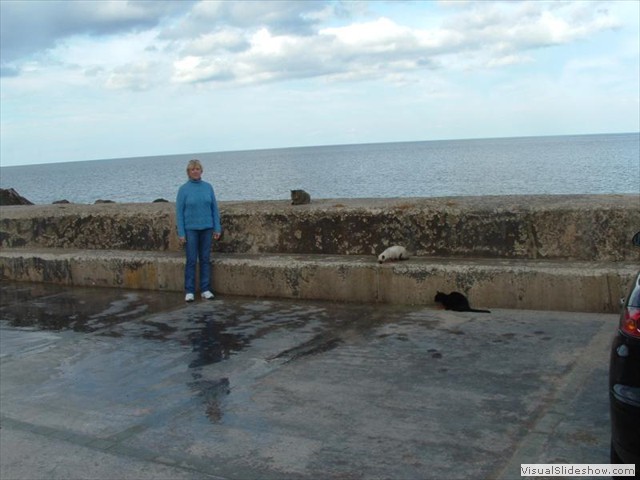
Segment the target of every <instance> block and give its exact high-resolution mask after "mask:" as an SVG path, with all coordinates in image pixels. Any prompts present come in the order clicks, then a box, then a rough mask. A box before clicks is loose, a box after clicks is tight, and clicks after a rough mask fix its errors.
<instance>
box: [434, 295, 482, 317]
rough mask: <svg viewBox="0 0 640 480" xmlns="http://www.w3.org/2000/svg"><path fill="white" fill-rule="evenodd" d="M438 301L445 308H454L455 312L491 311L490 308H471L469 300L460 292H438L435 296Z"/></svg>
mask: <svg viewBox="0 0 640 480" xmlns="http://www.w3.org/2000/svg"><path fill="white" fill-rule="evenodd" d="M434 300H435V302H436V303H440V304H442V306H444V308H445V310H453V311H454V312H481V313H491V311H490V310H476V309H475V308H471V305H469V300H467V297H465V296H464V295H463V294H462V293H460V292H451V293H449V294H447V293H443V292H438V293H436V296H435V298H434Z"/></svg>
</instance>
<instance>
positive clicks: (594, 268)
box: [0, 195, 640, 312]
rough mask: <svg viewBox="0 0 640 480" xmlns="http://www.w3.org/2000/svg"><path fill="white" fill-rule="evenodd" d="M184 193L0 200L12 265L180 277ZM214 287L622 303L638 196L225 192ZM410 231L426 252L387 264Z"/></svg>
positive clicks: (634, 264) (92, 275)
mask: <svg viewBox="0 0 640 480" xmlns="http://www.w3.org/2000/svg"><path fill="white" fill-rule="evenodd" d="M174 208H175V206H174V204H172V203H149V204H100V205H73V204H63V205H34V206H15V207H1V208H0V245H1V249H0V275H1V276H2V278H5V279H12V280H26V281H47V282H56V283H64V284H70V285H100V286H117V287H124V288H146V289H159V290H181V289H182V284H183V268H184V260H183V254H182V251H181V249H180V247H179V245H178V241H177V236H176V233H175V215H174ZM220 209H221V214H222V223H223V226H224V235H223V238H222V239H221V241H219V242H216V243H215V245H214V250H215V252H216V253H215V254H214V258H213V269H214V288H215V289H216V291H217V292H219V293H223V294H236V295H256V296H276V297H291V298H313V299H324V300H335V301H360V302H384V303H400V304H402V303H411V304H424V305H433V296H434V295H435V292H436V291H437V290H442V291H451V290H458V291H462V292H464V293H465V294H467V295H468V296H469V297H470V299H471V302H472V304H473V305H476V306H479V307H480V306H482V307H489V308H531V309H553V310H573V311H602V312H613V311H616V310H617V308H618V306H617V303H618V299H619V297H620V296H621V295H622V294H624V291H625V290H626V288H627V285H628V283H629V281H630V279H631V277H632V276H633V274H634V273H635V272H637V270H638V269H640V251H639V249H638V248H637V247H634V246H633V245H632V244H631V238H632V236H633V234H634V233H635V232H637V231H638V230H640V197H639V196H637V195H599V196H593V195H570V196H496V197H446V198H402V199H334V200H315V201H313V202H312V203H311V204H308V205H298V206H293V205H290V203H289V202H287V201H264V202H221V204H220ZM393 244H402V245H405V246H406V247H408V248H409V249H410V250H411V251H412V252H414V253H415V256H414V257H413V258H412V259H410V260H408V261H404V262H400V263H393V264H384V265H379V264H378V263H377V262H376V255H377V254H378V253H380V252H381V251H382V250H384V248H386V247H388V246H390V245H393Z"/></svg>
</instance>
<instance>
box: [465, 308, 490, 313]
mask: <svg viewBox="0 0 640 480" xmlns="http://www.w3.org/2000/svg"><path fill="white" fill-rule="evenodd" d="M469 311H470V312H477V313H491V310H478V309H475V308H470V309H469Z"/></svg>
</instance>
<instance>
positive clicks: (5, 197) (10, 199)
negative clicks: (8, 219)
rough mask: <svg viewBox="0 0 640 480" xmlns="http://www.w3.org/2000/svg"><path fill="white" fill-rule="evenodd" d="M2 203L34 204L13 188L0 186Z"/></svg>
mask: <svg viewBox="0 0 640 480" xmlns="http://www.w3.org/2000/svg"><path fill="white" fill-rule="evenodd" d="M0 205H33V202H30V201H29V200H27V199H26V198H24V197H23V196H22V195H20V194H19V193H18V192H16V191H15V190H14V189H13V188H8V189H4V188H0Z"/></svg>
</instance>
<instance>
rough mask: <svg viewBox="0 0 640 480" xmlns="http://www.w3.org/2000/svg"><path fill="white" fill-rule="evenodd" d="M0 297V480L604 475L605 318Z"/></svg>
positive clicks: (49, 295) (608, 333) (22, 293)
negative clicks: (558, 470) (582, 467)
mask: <svg viewBox="0 0 640 480" xmlns="http://www.w3.org/2000/svg"><path fill="white" fill-rule="evenodd" d="M1 293H2V296H1V304H0V319H1V321H0V478H2V479H3V480H10V479H29V480H35V479H47V480H49V479H172V480H173V479H206V478H212V479H214V478H218V479H229V480H231V479H242V480H245V479H261V480H262V479H318V478H322V479H432V478H433V479H439V478H450V479H457V478H460V479H463V478H469V479H478V478H487V479H490V478H491V479H511V478H520V464H521V463H608V462H609V457H608V452H609V417H608V399H607V367H608V349H609V345H610V341H611V338H612V335H613V332H614V329H615V325H616V322H617V316H616V315H603V314H584V313H567V312H543V311H520V310H494V311H493V312H492V313H491V314H482V313H456V312H447V311H442V310H434V309H431V308H425V307H411V306H381V305H361V304H335V303H326V302H311V301H305V302H302V301H289V300H282V301H280V300H262V299H254V298H239V297H220V298H217V299H216V300H214V301H211V302H205V301H200V300H198V301H196V302H195V303H194V304H188V305H186V304H184V302H183V299H182V295H181V294H178V293H162V292H147V291H131V290H117V289H88V288H70V287H69V288H65V287H59V286H52V285H42V284H27V283H8V282H7V283H3V285H2V286H1Z"/></svg>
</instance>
